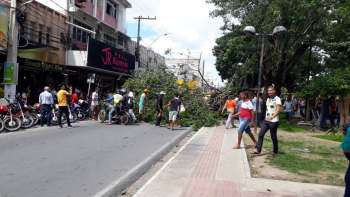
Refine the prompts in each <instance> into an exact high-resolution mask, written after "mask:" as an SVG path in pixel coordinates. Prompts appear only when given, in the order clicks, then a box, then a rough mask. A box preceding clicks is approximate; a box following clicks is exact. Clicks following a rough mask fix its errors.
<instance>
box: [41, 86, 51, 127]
mask: <svg viewBox="0 0 350 197" xmlns="http://www.w3.org/2000/svg"><path fill="white" fill-rule="evenodd" d="M39 104H40V114H41V121H40V124H41V126H42V127H43V126H44V123H45V121H46V124H47V126H50V125H51V109H52V108H51V107H52V105H53V104H54V101H53V96H52V94H51V93H50V88H49V87H48V86H46V87H45V88H44V91H43V92H42V93H41V94H40V95H39Z"/></svg>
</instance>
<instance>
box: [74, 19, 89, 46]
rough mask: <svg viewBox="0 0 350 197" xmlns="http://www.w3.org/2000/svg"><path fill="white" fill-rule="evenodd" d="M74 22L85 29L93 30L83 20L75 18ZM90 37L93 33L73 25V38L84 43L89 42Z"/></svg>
mask: <svg viewBox="0 0 350 197" xmlns="http://www.w3.org/2000/svg"><path fill="white" fill-rule="evenodd" d="M74 24H76V25H79V26H81V27H83V28H85V29H88V30H92V27H90V26H88V25H86V24H84V23H82V22H79V21H77V20H74ZM89 37H91V33H89V32H87V31H84V30H82V29H80V28H77V27H74V26H73V35H72V38H73V40H76V41H80V42H82V43H87V41H88V39H89Z"/></svg>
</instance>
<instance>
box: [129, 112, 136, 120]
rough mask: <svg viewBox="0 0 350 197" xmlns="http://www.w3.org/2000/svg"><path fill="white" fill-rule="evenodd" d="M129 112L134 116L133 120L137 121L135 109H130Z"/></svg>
mask: <svg viewBox="0 0 350 197" xmlns="http://www.w3.org/2000/svg"><path fill="white" fill-rule="evenodd" d="M129 114H130V116H131V117H132V120H133V121H134V122H135V121H136V116H135V114H134V110H133V109H129Z"/></svg>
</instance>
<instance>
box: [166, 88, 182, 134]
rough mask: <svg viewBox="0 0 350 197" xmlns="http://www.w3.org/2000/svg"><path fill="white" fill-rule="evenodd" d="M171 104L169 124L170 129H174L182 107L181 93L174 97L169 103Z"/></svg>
mask: <svg viewBox="0 0 350 197" xmlns="http://www.w3.org/2000/svg"><path fill="white" fill-rule="evenodd" d="M167 106H169V125H168V129H172V130H174V124H175V122H176V119H177V116H178V114H179V112H180V108H181V100H180V97H179V94H175V96H174V98H173V99H171V100H170V101H169V103H168V105H167Z"/></svg>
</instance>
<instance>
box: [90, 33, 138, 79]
mask: <svg viewBox="0 0 350 197" xmlns="http://www.w3.org/2000/svg"><path fill="white" fill-rule="evenodd" d="M87 66H91V67H95V68H100V69H105V70H109V71H116V72H122V73H130V72H131V71H132V70H134V69H135V56H134V55H132V54H130V53H128V52H125V51H123V50H122V49H117V48H114V47H110V46H108V45H106V44H104V43H102V42H100V41H97V40H95V39H89V44H88V60H87Z"/></svg>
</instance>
